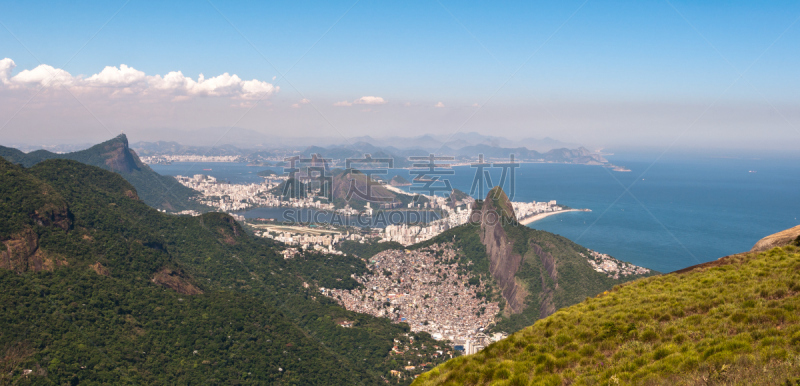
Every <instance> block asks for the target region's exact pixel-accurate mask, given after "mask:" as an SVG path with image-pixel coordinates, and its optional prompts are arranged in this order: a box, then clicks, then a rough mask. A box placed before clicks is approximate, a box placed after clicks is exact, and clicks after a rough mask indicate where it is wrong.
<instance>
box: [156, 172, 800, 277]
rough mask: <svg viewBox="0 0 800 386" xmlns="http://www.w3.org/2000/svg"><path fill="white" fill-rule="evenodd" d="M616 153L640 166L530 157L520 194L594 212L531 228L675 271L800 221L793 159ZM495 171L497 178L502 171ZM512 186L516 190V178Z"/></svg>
mask: <svg viewBox="0 0 800 386" xmlns="http://www.w3.org/2000/svg"><path fill="white" fill-rule="evenodd" d="M610 160H611V162H613V163H614V164H617V165H624V166H626V167H628V168H629V169H631V172H612V171H610V170H608V169H605V168H603V167H600V166H587V165H566V164H522V165H521V167H520V168H519V169H517V172H516V188H515V190H514V197H513V198H514V200H515V201H532V200H537V201H546V200H557V201H558V203H559V204H563V205H568V206H570V207H573V208H588V209H591V210H592V211H591V212H571V213H564V214H559V215H556V216H551V217H548V218H545V219H543V220H540V221H537V222H534V223H532V224H530V225H529V226H530V227H532V228H536V229H542V230H546V231H548V232H553V233H556V234H560V235H563V236H565V237H567V238H569V239H571V240H573V241H575V242H577V243H579V244H581V245H584V246H586V247H587V248H591V249H594V250H597V251H600V252H604V253H608V254H611V255H612V256H614V257H616V258H618V259H622V260H625V261H629V262H631V263H634V264H637V265H642V266H645V267H648V268H652V269H655V270H657V271H661V272H670V271H674V270H677V269H680V268H684V267H687V266H690V265H694V264H699V263H703V262H707V261H711V260H715V259H717V258H720V257H722V256H726V255H730V254H733V253H738V252H743V251H747V250H749V249H750V247H752V245H753V244H754V243H755V242H756V241H758V240H759V239H760V238H762V237H764V236H766V235H768V234H771V233H775V232H778V231H781V230H783V229H786V228H789V227H792V226H795V225H797V224H799V223H800V222H798V220H797V219H798V218H799V217H800V203H799V202H798V201H800V200H798V199H799V198H800V196H799V195H798V192H800V178H798V176H800V165H799V164H798V163H797V162H795V161H794V160H758V159H749V160H745V159H714V158H694V159H681V160H675V159H672V160H662V161H659V162H656V163H655V164H653V163H652V162H651V161H642V160H641V159H625V158H624V157H619V156H618V157H610ZM651 165H652V166H651ZM152 167H153V169H154V170H156V171H157V172H159V173H162V174H167V175H177V174H183V175H187V174H197V173H205V174H209V175H212V176H215V177H217V178H219V179H225V180H229V181H231V182H233V183H248V182H257V181H259V180H260V177H258V176H257V175H256V173H257V172H258V171H259V170H263V169H265V168H257V167H248V166H246V165H245V164H232V163H224V164H223V163H196V164H193V165H192V164H191V163H186V164H173V165H152ZM203 169H212V170H211V171H203ZM273 170H275V171H277V172H280V171H281V169H280V168H273ZM454 170H455V172H456V173H455V175H451V176H444V177H447V178H449V179H450V181H451V183H452V185H453V187H455V188H457V189H461V190H464V191H466V192H469V188H470V186H471V184H472V180H473V176H474V174H475V169H473V168H470V167H468V166H459V167H455V168H454ZM490 172H491V175H492V179H493V182H494V183H495V184H496V183H498V182H499V178H500V169H490ZM395 174H400V175H402V176H404V177H406V178H407V179H409V180H411V178H410V177H413V176H414V175H410V174H409V171H408V170H392V171H390V173H389V174H388V175H387V177H389V178H390V177H391V176H393V175H395ZM444 177H443V178H444ZM628 187H630V189H629V190H628V191H626V188H628ZM503 188H504V189H505V190H506V191H509V190H510V189H509V186H508V182H506V185H505V186H504V187H503ZM405 189H408V187H405ZM485 191H488V189H485ZM509 193H511V192H509ZM475 196H477V193H476V194H475Z"/></svg>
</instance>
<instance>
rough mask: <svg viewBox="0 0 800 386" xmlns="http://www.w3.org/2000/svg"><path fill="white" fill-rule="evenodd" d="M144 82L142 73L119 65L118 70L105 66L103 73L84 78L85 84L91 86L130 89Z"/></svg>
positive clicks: (144, 78) (144, 77) (144, 76)
mask: <svg viewBox="0 0 800 386" xmlns="http://www.w3.org/2000/svg"><path fill="white" fill-rule="evenodd" d="M145 80H146V75H145V73H144V72H142V71H139V70H137V69H135V68H133V67H128V66H126V65H124V64H121V65H120V66H119V68H117V67H113V66H107V67H106V68H104V69H103V71H100V73H97V74H94V75H92V76H90V77H88V78H86V83H88V84H90V85H93V86H94V85H97V86H124V87H130V86H131V85H133V84H135V83H139V82H144V81H145Z"/></svg>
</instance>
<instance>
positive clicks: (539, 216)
mask: <svg viewBox="0 0 800 386" xmlns="http://www.w3.org/2000/svg"><path fill="white" fill-rule="evenodd" d="M567 212H590V210H589V209H565V210H559V211H557V212H546V213H539V214H535V215H533V216H531V217H527V218H524V219H522V220H519V223H520V224H522V225H528V224H530V223H532V222H535V221H539V220H541V219H543V218H546V217H550V216H552V215H556V214H559V213H567Z"/></svg>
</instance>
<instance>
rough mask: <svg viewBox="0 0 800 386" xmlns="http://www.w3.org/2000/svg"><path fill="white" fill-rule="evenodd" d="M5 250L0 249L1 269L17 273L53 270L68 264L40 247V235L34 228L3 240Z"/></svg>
mask: <svg viewBox="0 0 800 386" xmlns="http://www.w3.org/2000/svg"><path fill="white" fill-rule="evenodd" d="M2 244H3V250H2V251H0V269H7V270H10V271H14V272H17V273H22V272H26V271H34V272H39V271H52V270H54V269H56V268H57V267H60V266H66V265H68V264H67V260H66V259H64V258H63V257H61V256H56V255H53V254H50V253H46V252H45V251H43V250H41V249H40V248H39V235H37V234H36V232H34V231H33V230H32V229H30V228H26V229H24V230H22V231H21V232H18V233H16V234H14V235H12V236H11V238H9V239H7V240H5V241H3V242H2Z"/></svg>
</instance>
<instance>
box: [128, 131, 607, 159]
mask: <svg viewBox="0 0 800 386" xmlns="http://www.w3.org/2000/svg"><path fill="white" fill-rule="evenodd" d="M465 138H468V139H472V140H474V141H467V140H464V139H459V140H455V141H447V142H442V141H440V140H438V139H436V138H433V137H432V136H423V137H419V138H406V139H402V138H392V139H386V140H375V139H373V138H371V137H358V138H353V139H354V140H357V141H354V142H350V143H347V144H340V145H331V146H327V147H323V146H317V145H311V146H302V147H285V148H280V149H270V150H267V149H253V148H238V147H235V146H232V145H225V146H216V147H201V146H184V145H181V144H179V143H177V142H165V141H161V142H137V143H135V144H134V145H133V147H134V148H136V149H137V150H138V152H139V154H140V155H142V156H160V155H203V156H239V157H241V160H242V161H246V162H255V163H257V162H263V161H264V160H265V159H268V158H271V159H275V158H282V157H289V156H293V155H298V154H302V155H303V156H304V157H306V158H309V157H311V156H312V155H314V154H318V155H320V156H322V157H324V158H327V159H331V160H334V161H336V163H337V164H339V165H343V164H344V162H345V160H347V159H357V158H363V157H364V155H365V154H369V155H370V156H371V157H372V158H373V159H391V160H392V166H393V167H395V168H407V167H410V166H412V164H413V162H412V161H410V160H409V157H425V156H428V155H430V154H435V155H436V156H449V157H453V160H452V161H451V163H452V162H461V163H463V162H471V161H472V162H474V161H477V160H478V158H479V157H480V156H481V155H482V156H483V157H485V158H486V159H494V160H501V159H504V160H509V159H510V156H511V155H513V156H514V159H515V160H516V161H527V162H556V163H574V164H587V165H604V166H607V167H615V165H612V164H610V163H609V162H608V160H606V159H605V158H604V157H603V156H602V155H601V154H599V153H595V152H591V151H589V150H588V149H586V148H584V147H577V148H571V149H570V148H567V147H560V148H552V149H549V150H547V151H544V152H540V151H538V150H533V149H534V148H529V147H525V146H523V145H524V143H525V141H510V140H506V139H502V138H496V137H484V136H480V135H479V134H475V133H469V135H465ZM480 139H482V140H480ZM546 142H547V143H550V144H552V145H556V144H561V143H559V142H557V141H553V140H549V139H547V140H546Z"/></svg>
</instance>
